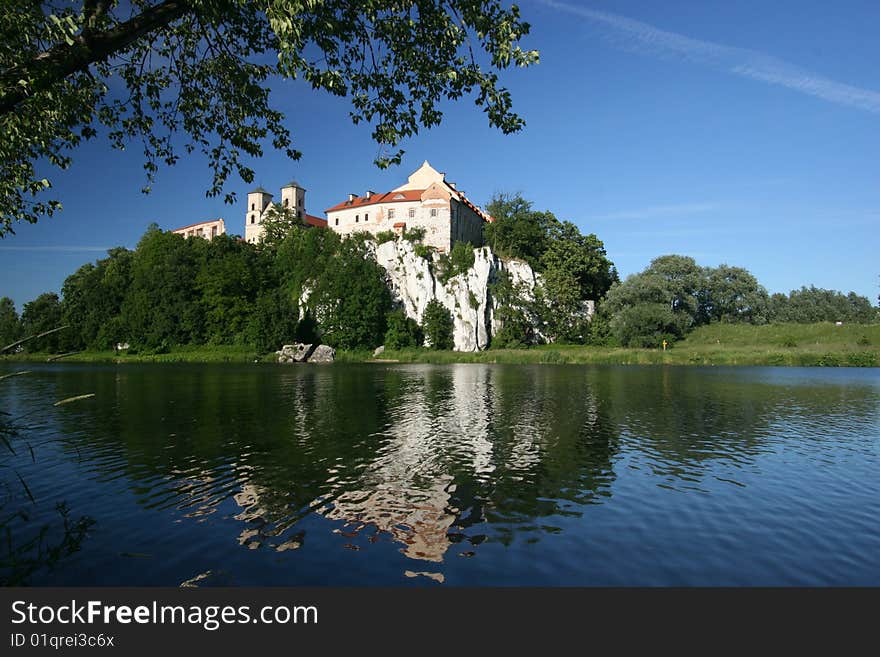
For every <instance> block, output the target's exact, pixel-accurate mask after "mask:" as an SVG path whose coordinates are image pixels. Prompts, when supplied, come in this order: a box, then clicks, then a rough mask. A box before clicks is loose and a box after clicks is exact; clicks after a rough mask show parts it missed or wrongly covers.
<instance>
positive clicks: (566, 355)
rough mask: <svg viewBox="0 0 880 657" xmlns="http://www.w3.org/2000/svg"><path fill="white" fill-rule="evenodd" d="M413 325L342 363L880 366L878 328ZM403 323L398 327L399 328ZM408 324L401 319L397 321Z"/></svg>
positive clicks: (247, 354) (236, 353)
mask: <svg viewBox="0 0 880 657" xmlns="http://www.w3.org/2000/svg"><path fill="white" fill-rule="evenodd" d="M409 322H410V324H409V325H408V328H398V330H399V331H400V334H401V335H405V336H407V337H406V339H404V340H402V341H401V343H400V346H396V344H397V343H395V346H389V345H386V348H385V351H384V352H383V353H382V354H380V355H379V356H378V357H374V356H373V351H372V350H369V349H340V350H338V351H337V354H336V360H337V361H338V362H348V363H352V362H357V363H366V362H369V363H376V362H389V361H391V362H402V363H439V364H444V363H510V364H530V363H558V364H565V363H571V364H588V365H794V366H804V367H813V366H819V367H880V324H869V325H864V324H844V325H843V326H837V325H836V324H833V323H829V322H822V323H817V324H764V325H761V326H751V325H746V324H712V325H709V326H702V327H699V328H697V329H695V330H694V331H693V332H692V333H691V334H690V335H688V337H687V338H685V339H684V340H682V341H680V342H677V343H675V345H674V346H671V347H669V348H668V349H667V350H666V351H664V350H663V349H662V348H653V349H646V348H626V347H607V346H605V347H603V346H593V345H570V344H549V345H540V346H536V347H530V348H514V349H506V348H493V349H489V350H487V351H479V352H460V351H451V350H434V349H427V348H423V347H417V346H416V345H415V342H414V341H413V340H412V339H411V334H409V333H408V331H409V330H413V326H415V327H417V326H418V325H417V324H415V323H414V322H412V320H409ZM397 325H398V324H395V326H397ZM400 325H401V326H403V325H404V324H403V322H402V321H401V322H400ZM47 357H49V354H39V353H29V354H28V353H21V354H16V355H13V356H8V357H7V360H19V361H34V360H36V361H44V360H45V359H46V358H47ZM64 360H65V361H72V362H88V363H96V362H97V363H100V362H105V363H255V362H261V363H274V362H276V360H277V359H276V357H275V352H274V351H272V352H268V353H260V352H257V351H255V350H253V349H249V348H247V347H242V346H236V345H225V346H224V345H217V346H182V347H175V348H173V349H171V350H170V351H169V352H167V353H163V354H140V353H134V354H131V353H116V352H115V351H113V350H105V351H87V352H81V353H78V354H73V355H71V356H69V357H67V358H65V359H64Z"/></svg>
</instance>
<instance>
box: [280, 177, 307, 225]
mask: <svg viewBox="0 0 880 657" xmlns="http://www.w3.org/2000/svg"><path fill="white" fill-rule="evenodd" d="M281 206H282V207H283V208H284V209H285V210H290V211H291V212H293V214H294V215H296V218H297V219H299V220H300V222H304V221H305V219H306V190H305V188H303V186H302V185H300V184H299V183H298V182H296V181H295V180H291V181H290V182H289V183H287V184H286V185H285V186H284V187H282V188H281Z"/></svg>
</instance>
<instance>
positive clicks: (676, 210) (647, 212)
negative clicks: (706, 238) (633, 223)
mask: <svg viewBox="0 0 880 657" xmlns="http://www.w3.org/2000/svg"><path fill="white" fill-rule="evenodd" d="M718 207H719V206H718V204H717V203H683V204H680V205H654V206H651V207H647V208H638V209H634V210H622V211H620V212H610V213H608V214H600V215H596V216H593V217H590V218H589V219H590V220H591V221H604V220H617V219H654V218H658V217H682V216H687V215H692V214H703V213H705V212H711V211H713V210H717V209H718Z"/></svg>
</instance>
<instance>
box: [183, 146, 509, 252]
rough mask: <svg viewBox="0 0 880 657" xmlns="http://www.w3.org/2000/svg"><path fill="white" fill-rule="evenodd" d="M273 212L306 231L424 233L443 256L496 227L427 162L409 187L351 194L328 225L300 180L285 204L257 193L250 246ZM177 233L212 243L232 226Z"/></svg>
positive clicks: (250, 211) (250, 199) (251, 203)
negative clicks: (311, 210) (313, 210)
mask: <svg viewBox="0 0 880 657" xmlns="http://www.w3.org/2000/svg"><path fill="white" fill-rule="evenodd" d="M273 207H276V208H278V209H285V210H288V211H289V212H291V213H293V215H294V216H295V217H296V218H297V219H299V220H300V221H301V222H302V223H303V224H304V225H306V226H312V227H316V228H330V229H331V230H333V231H335V232H337V233H339V234H340V235H350V234H352V233H355V232H359V231H364V232H369V233H372V234H374V235H375V234H377V233H381V232H386V231H391V232H394V233H397V234H402V233H403V232H404V231H412V230H414V229H419V230H421V231H423V232H424V238H423V239H422V243H423V244H426V245H428V246H432V247H434V248H435V249H437V250H438V251H440V252H441V253H448V252H449V251H450V250H451V249H452V246H453V245H454V244H455V243H456V242H468V243H470V244H473V245H474V246H481V245H482V243H483V225H484V224H485V223H487V222H491V221H493V219H492V217H491V216H489V214H487V213H486V212H485V211H483V210H482V209H480V208H479V207H477V206H476V205H474V204H473V203H471V202H470V201H469V200H468V198H467V197H466V196H465V194H464V192H463V191H462V190H459V189H458V188H457V186H456V184H455V183H453V182H449V181H447V180H446V174H444V173H441V172H440V171H437V170H436V169H434V167H432V166H431V165H430V164H429V163H428V161H427V160H425V162H424V163H423V164H422V166H420V167H419V168H418V169H416V170H415V171H413V173H412V174H410V176H409V178H408V179H407V181H406V183H404V184H403V185H400V186H399V187H396V188H394V189H392V190H391V191H389V192H382V193H376V192H373V191H367V192H366V193H365V194H363V195H360V196H359V195H357V194H349V195H348V200H345V201H342V202H340V203H337V204H336V205H334V206H333V207H330V208H328V209H327V210H325V213H326V215H327V218H326V219H322V218H321V217H316V216H314V215H311V214H308V213H307V212H306V190H305V188H304V187H303V186H302V185H300V184H299V183H298V182H296V181H295V180H293V181H291V182H289V183H288V184H287V185H285V186H284V187H282V188H281V201H280V202H279V203H275V202H273V195H272V194H271V193H269V192H268V191H266V190H265V189H263V188H262V187H257V188H256V189H254V190H253V191H251V192H249V193H248V196H247V207H246V209H245V215H244V240H245V241H246V242H249V243H251V244H255V243H257V242H260V241H261V240H262V239H263V236H264V234H265V227H264V225H263V224H264V221H265V220H266V218H267V217H268V216H269V213H270V210H271V209H272V208H273ZM173 232H175V233H177V234H179V235H183V236H184V237H204V238H206V239H211V238H213V237H216V236H217V235H222V234H224V233H225V232H226V226H225V224H224V222H223V219H212V220H209V221H203V222H201V223H198V224H192V225H189V226H184V227H183V228H178V229H177V230H175V231H173Z"/></svg>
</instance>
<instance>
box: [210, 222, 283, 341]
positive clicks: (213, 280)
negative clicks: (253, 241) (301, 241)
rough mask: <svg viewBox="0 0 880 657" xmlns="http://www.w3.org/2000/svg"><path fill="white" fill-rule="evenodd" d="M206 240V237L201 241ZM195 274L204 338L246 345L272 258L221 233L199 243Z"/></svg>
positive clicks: (268, 282) (250, 337) (249, 338)
mask: <svg viewBox="0 0 880 657" xmlns="http://www.w3.org/2000/svg"><path fill="white" fill-rule="evenodd" d="M200 241H203V240H200ZM199 246H202V247H203V248H202V249H201V251H203V253H202V258H201V259H200V262H199V267H198V273H197V274H196V279H195V285H196V290H195V293H196V298H197V299H198V304H199V305H200V315H201V316H202V321H203V330H204V338H205V340H207V341H208V342H211V343H214V344H234V343H237V344H243V343H246V342H248V341H249V340H251V339H252V338H253V336H252V335H251V334H250V326H251V320H252V317H253V314H254V312H255V303H256V300H257V297H258V295H259V292H260V290H261V289H262V288H263V286H264V284H267V285H268V284H271V283H270V281H268V280H267V278H266V274H265V272H266V271H267V270H268V269H269V268H270V267H269V263H271V259H270V258H269V257H267V256H263V254H262V252H260V251H258V250H257V249H255V248H253V247H252V246H251V245H249V244H247V243H246V242H242V241H240V240H237V239H235V238H233V237H230V236H229V235H218V236H217V237H215V238H214V239H212V240H211V241H210V242H206V243H204V244H200V245H199Z"/></svg>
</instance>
